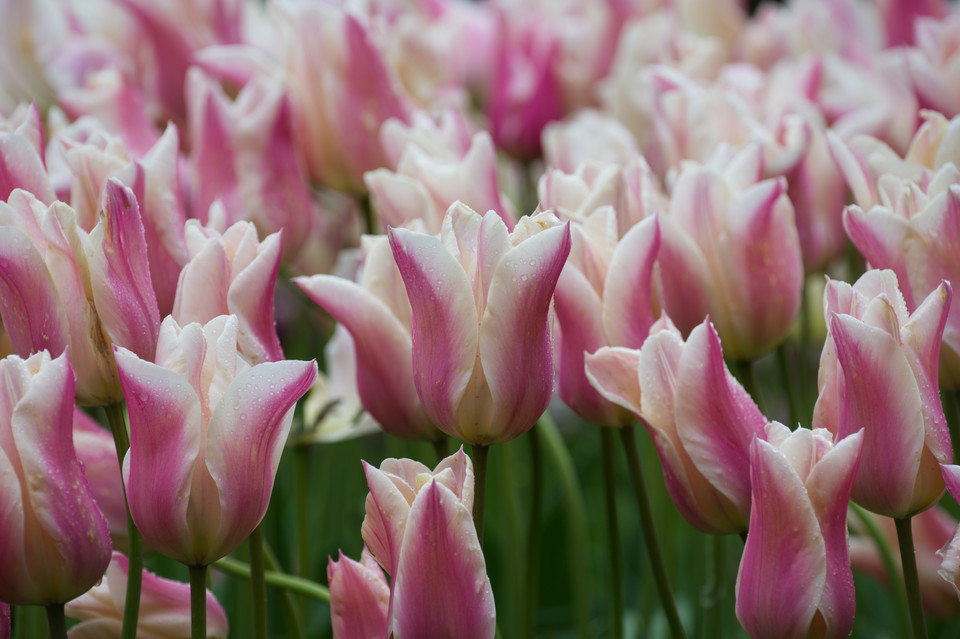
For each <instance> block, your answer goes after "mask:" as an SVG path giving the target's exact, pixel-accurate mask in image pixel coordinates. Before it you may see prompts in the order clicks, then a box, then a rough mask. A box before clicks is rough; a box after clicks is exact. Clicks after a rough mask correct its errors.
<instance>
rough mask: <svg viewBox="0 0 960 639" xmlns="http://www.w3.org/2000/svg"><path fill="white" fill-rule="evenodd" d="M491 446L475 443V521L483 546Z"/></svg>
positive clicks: (481, 545) (478, 536)
mask: <svg viewBox="0 0 960 639" xmlns="http://www.w3.org/2000/svg"><path fill="white" fill-rule="evenodd" d="M489 452H490V447H489V446H484V445H482V444H474V445H473V477H474V482H473V483H474V490H473V523H474V525H475V526H476V527H477V539H479V540H480V547H481V548H483V507H484V501H485V498H486V495H487V454H488V453H489Z"/></svg>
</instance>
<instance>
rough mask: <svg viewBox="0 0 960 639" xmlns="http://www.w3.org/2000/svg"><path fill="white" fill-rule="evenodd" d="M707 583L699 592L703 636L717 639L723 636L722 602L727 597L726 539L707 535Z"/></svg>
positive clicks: (720, 536) (721, 536)
mask: <svg viewBox="0 0 960 639" xmlns="http://www.w3.org/2000/svg"><path fill="white" fill-rule="evenodd" d="M708 536H709V538H710V543H709V545H708V547H707V554H708V555H709V556H710V561H709V563H707V583H706V584H704V587H703V590H702V591H701V592H700V606H701V607H702V608H703V610H704V614H703V617H704V621H705V625H704V629H705V633H704V634H705V636H706V637H708V638H709V639H719V637H721V636H722V635H723V606H722V604H723V600H724V598H725V597H726V595H727V537H726V535H708Z"/></svg>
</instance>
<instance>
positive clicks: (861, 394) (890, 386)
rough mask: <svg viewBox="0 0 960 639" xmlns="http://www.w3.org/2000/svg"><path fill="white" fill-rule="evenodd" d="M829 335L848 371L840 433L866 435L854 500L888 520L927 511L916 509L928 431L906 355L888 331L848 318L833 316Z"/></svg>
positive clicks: (845, 369) (843, 366) (841, 409)
mask: <svg viewBox="0 0 960 639" xmlns="http://www.w3.org/2000/svg"><path fill="white" fill-rule="evenodd" d="M830 332H831V334H832V335H833V341H834V343H835V344H836V347H837V360H838V361H839V362H840V366H841V367H842V368H843V372H844V387H845V389H844V401H842V402H841V403H840V424H839V431H838V434H839V436H840V437H841V438H843V437H845V436H847V435H849V434H852V433H854V432H856V431H858V430H860V429H861V428H862V429H863V430H864V436H863V456H862V458H861V463H860V470H859V472H858V473H857V478H856V480H855V482H854V488H853V499H854V501H856V502H857V503H858V504H860V505H861V506H863V507H864V508H866V509H868V510H871V511H873V512H876V513H879V514H882V515H887V516H888V517H904V516H906V515H909V514H913V512H916V511H918V510H922V509H923V508H926V506H927V505H929V504H925V505H924V506H923V507H922V508H917V509H916V510H913V508H914V506H915V505H914V504H913V499H914V489H915V484H916V481H917V471H918V469H919V467H920V457H921V454H922V452H923V442H924V429H923V413H922V405H921V402H920V393H919V390H918V387H917V382H916V379H915V378H914V376H913V372H912V370H911V369H910V364H909V363H908V362H907V358H906V356H905V354H904V352H903V350H902V349H901V347H900V345H899V344H898V342H897V340H896V339H895V338H894V337H893V336H892V335H890V334H889V333H887V332H886V331H884V330H882V329H879V328H875V327H873V326H867V325H866V324H864V323H863V322H860V321H859V320H856V319H854V318H853V317H850V316H849V315H834V317H833V320H832V321H831V323H830ZM894 451H896V453H895V454H894ZM941 490H942V487H941Z"/></svg>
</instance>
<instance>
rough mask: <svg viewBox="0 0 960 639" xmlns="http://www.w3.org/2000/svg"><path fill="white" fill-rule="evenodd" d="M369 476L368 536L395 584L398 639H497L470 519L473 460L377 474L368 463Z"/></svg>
mask: <svg viewBox="0 0 960 639" xmlns="http://www.w3.org/2000/svg"><path fill="white" fill-rule="evenodd" d="M364 471H365V473H366V475H367V485H368V486H369V487H370V493H369V494H368V495H367V501H366V517H365V518H364V520H363V528H362V534H363V539H364V542H365V543H366V544H367V547H368V548H369V549H370V553H371V554H372V555H373V556H374V557H375V558H376V560H377V561H378V562H379V563H380V565H381V566H383V567H384V569H385V570H386V571H387V573H388V574H389V575H390V576H391V578H392V585H391V589H390V606H389V629H390V631H391V632H393V636H394V637H395V639H413V638H415V637H434V636H441V637H452V636H456V637H465V638H476V639H481V638H485V639H489V638H491V637H493V635H494V630H495V627H496V611H495V606H494V600H493V591H492V590H491V589H490V580H489V579H488V578H487V571H486V564H485V562H484V558H483V551H482V550H481V548H480V543H479V540H478V538H477V531H476V528H475V527H474V524H473V516H472V514H471V511H472V508H473V486H474V485H473V464H472V463H471V461H470V458H469V457H468V456H467V455H466V454H465V453H464V452H463V449H461V450H460V451H458V452H457V453H455V454H453V455H451V456H450V457H447V458H446V459H444V460H443V461H441V462H440V463H439V464H438V465H437V467H436V468H435V469H434V470H433V471H431V470H430V469H428V468H427V467H426V466H424V465H423V464H420V463H418V462H415V461H413V460H409V459H387V460H385V461H384V462H383V463H382V464H381V465H380V468H379V469H377V468H374V467H373V466H370V465H367V464H364ZM355 596H356V595H355ZM346 636H354V635H346Z"/></svg>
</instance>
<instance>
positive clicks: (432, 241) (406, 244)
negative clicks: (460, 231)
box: [388, 229, 480, 434]
mask: <svg viewBox="0 0 960 639" xmlns="http://www.w3.org/2000/svg"><path fill="white" fill-rule="evenodd" d="M388 235H389V237H390V246H391V248H392V249H393V255H394V259H396V261H397V266H398V267H399V269H400V274H401V275H402V276H403V283H404V285H405V286H406V289H407V295H408V297H409V299H410V306H411V309H412V312H413V326H412V329H413V331H412V332H413V373H414V383H415V384H416V387H417V391H418V393H419V395H420V400H421V401H422V402H423V408H424V410H425V411H426V413H427V415H429V416H430V418H431V420H433V422H434V423H435V424H436V425H437V426H438V427H439V428H440V429H441V430H443V431H444V432H447V433H448V434H453V433H456V432H457V425H458V420H457V408H458V406H459V404H460V399H461V397H462V395H463V392H464V389H465V388H466V386H467V383H468V382H469V381H470V377H471V376H472V374H473V368H474V363H475V361H476V358H477V347H478V344H479V341H480V335H479V329H478V326H479V318H478V317H477V305H476V302H475V299H474V293H473V289H472V288H471V286H470V281H469V280H468V279H467V275H466V273H465V272H464V270H463V267H461V266H460V264H459V263H458V262H457V260H456V259H455V258H454V257H453V255H451V254H450V252H449V251H448V250H447V249H446V248H445V247H444V245H443V243H442V242H441V241H440V240H438V239H437V238H435V237H431V236H429V235H424V234H421V233H414V232H412V231H408V230H406V229H390V231H389V232H388Z"/></svg>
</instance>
